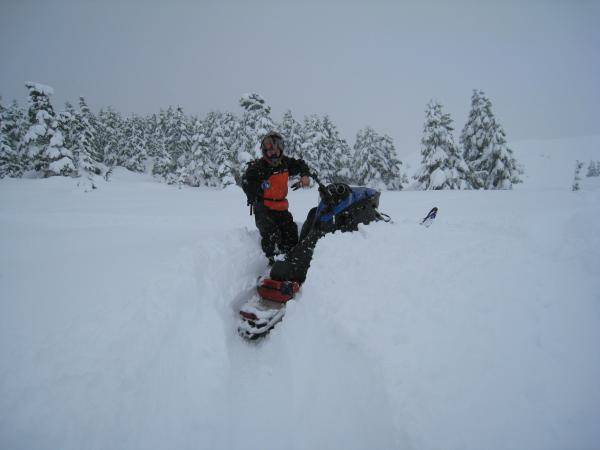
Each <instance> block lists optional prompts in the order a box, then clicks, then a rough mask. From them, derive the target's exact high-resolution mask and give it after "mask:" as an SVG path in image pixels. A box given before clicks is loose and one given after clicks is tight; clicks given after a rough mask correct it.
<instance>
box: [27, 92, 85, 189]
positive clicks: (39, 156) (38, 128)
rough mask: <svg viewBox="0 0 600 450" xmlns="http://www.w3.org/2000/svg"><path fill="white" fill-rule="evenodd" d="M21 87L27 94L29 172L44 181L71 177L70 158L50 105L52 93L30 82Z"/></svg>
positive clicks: (71, 166) (71, 162) (71, 165)
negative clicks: (30, 169) (44, 178)
mask: <svg viewBox="0 0 600 450" xmlns="http://www.w3.org/2000/svg"><path fill="white" fill-rule="evenodd" d="M25 86H26V87H27V89H28V90H29V110H28V117H29V128H28V130H27V133H26V134H25V137H24V143H25V145H26V146H27V151H28V155H29V156H30V157H31V162H32V165H33V169H34V170H36V171H38V172H40V173H41V174H42V175H43V176H44V177H49V176H55V175H72V174H74V173H75V164H74V163H73V155H72V153H71V151H70V150H68V149H66V148H65V147H64V138H63V135H62V133H61V131H60V130H59V129H58V123H57V120H56V116H55V114H54V109H53V107H52V105H51V103H50V96H51V95H53V93H54V91H53V89H52V88H51V87H49V86H45V85H43V84H39V83H31V82H28V83H26V84H25Z"/></svg>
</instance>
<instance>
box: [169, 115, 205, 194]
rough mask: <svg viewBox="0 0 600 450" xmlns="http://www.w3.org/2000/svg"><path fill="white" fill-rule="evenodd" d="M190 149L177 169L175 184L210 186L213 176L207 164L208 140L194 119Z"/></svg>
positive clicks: (202, 127) (201, 125)
mask: <svg viewBox="0 0 600 450" xmlns="http://www.w3.org/2000/svg"><path fill="white" fill-rule="evenodd" d="M190 131H191V148H190V150H189V152H187V153H186V157H185V161H182V162H181V163H180V164H178V165H179V168H178V169H177V182H178V183H179V184H188V185H190V186H201V185H207V186H208V185H210V181H211V179H212V177H213V174H212V173H211V170H210V165H209V164H208V160H207V158H208V139H207V137H206V134H205V132H204V126H203V124H202V122H201V121H200V120H198V119H195V120H194V122H193V123H192V126H191V130H190Z"/></svg>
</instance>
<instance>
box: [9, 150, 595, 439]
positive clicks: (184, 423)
mask: <svg viewBox="0 0 600 450" xmlns="http://www.w3.org/2000/svg"><path fill="white" fill-rule="evenodd" d="M513 148H514V149H515V152H516V156H517V158H518V159H519V160H520V161H521V162H522V163H523V164H524V166H525V170H526V171H527V172H526V174H527V177H526V178H525V183H523V185H519V186H517V187H516V189H515V190H514V191H500V192H499V191H488V192H484V191H478V192H472V191H471V192H467V191H463V192H457V191H444V192H410V191H402V192H384V193H383V194H382V198H381V209H382V211H384V212H386V213H388V214H390V215H391V216H392V217H393V219H394V221H395V223H394V224H384V223H378V224H372V225H369V226H365V227H361V229H360V231H359V232H357V233H351V234H341V233H337V234H334V235H330V236H327V237H325V238H324V239H323V240H322V241H321V242H319V244H318V246H317V249H316V251H315V256H314V261H313V265H312V267H311V269H310V271H309V273H308V279H307V281H306V283H305V285H304V287H303V289H302V292H301V295H300V296H299V297H298V299H297V301H294V302H291V303H289V305H288V310H287V314H286V317H285V318H284V320H283V322H282V323H281V324H279V325H278V326H277V327H276V328H275V329H274V330H273V332H272V333H271V335H270V336H268V337H267V338H266V339H265V340H263V341H261V342H259V343H254V344H249V343H247V342H245V341H243V340H241V339H240V338H239V336H238V335H237V334H236V332H235V325H236V320H237V311H236V308H237V307H238V306H239V304H240V302H241V301H242V300H243V299H244V297H245V295H248V293H249V292H251V290H252V288H253V284H254V280H255V277H256V275H257V273H260V272H261V271H262V270H263V269H264V266H265V260H264V258H263V257H262V255H261V252H260V248H259V244H258V234H257V232H256V230H255V228H254V225H253V222H252V218H251V217H250V216H248V212H247V209H246V208H245V206H244V205H245V199H244V197H243V194H242V193H241V191H240V190H239V189H238V188H230V189H227V190H225V191H215V190H210V189H191V188H184V189H177V188H176V187H172V186H166V185H163V184H159V183H156V182H155V181H153V180H152V179H151V178H149V177H144V176H140V175H133V174H130V173H128V172H126V171H117V172H116V173H115V175H114V178H113V181H112V182H111V183H108V184H102V186H101V188H100V189H98V190H95V191H93V192H87V193H86V192H84V191H83V189H81V188H79V187H77V186H76V181H74V180H70V179H64V178H51V179H46V180H10V179H5V180H0V250H1V253H0V361H1V365H0V448H11V449H20V448H23V449H38V448H39V449H56V448H61V449H82V448H86V449H106V448H126V449H148V448H156V449H164V448H177V449H185V448H190V449H281V448H289V449H311V448H324V449H334V448H335V449H338V448H339V449H389V448H401V449H482V448H485V449H524V448H527V449H567V448H568V449H572V448H573V449H574V448H577V449H588V448H589V449H592V448H598V442H600V431H599V429H598V426H597V423H598V418H599V417H600V392H599V391H598V389H597V386H598V381H597V380H599V379H600V352H598V349H597V346H598V342H600V277H598V264H599V262H600V238H599V237H598V230H599V229H600V208H599V206H600V204H599V203H600V183H599V181H600V179H598V178H596V179H590V178H585V177H582V178H583V180H582V186H583V190H582V191H580V192H571V190H570V187H571V184H572V179H573V171H574V165H575V159H580V160H582V161H584V162H585V164H586V166H585V167H587V163H588V161H589V159H595V160H600V139H599V138H586V139H579V140H562V141H546V142H526V143H516V144H514V145H513ZM583 174H585V171H584V172H583ZM316 197H317V194H316V191H314V190H308V191H302V192H293V193H291V194H290V203H291V206H292V212H293V213H294V216H295V218H296V220H297V221H299V222H301V221H302V220H303V219H304V216H305V215H306V213H307V211H308V209H309V208H310V207H311V206H312V205H313V204H314V203H315V202H316ZM434 205H435V206H438V207H439V209H440V212H439V215H438V218H437V219H436V221H435V222H434V223H433V225H432V226H431V227H430V228H424V227H421V226H419V225H418V221H419V219H420V218H422V217H423V215H424V214H426V213H427V211H428V210H429V208H430V207H431V206H434Z"/></svg>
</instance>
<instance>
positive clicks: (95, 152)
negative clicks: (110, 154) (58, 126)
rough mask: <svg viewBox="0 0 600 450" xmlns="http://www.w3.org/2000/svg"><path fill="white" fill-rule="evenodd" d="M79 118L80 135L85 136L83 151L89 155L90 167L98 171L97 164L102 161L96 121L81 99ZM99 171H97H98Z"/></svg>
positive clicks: (101, 149)
mask: <svg viewBox="0 0 600 450" xmlns="http://www.w3.org/2000/svg"><path fill="white" fill-rule="evenodd" d="M79 111H80V114H79V118H78V120H79V121H80V122H81V129H82V133H84V134H85V141H86V142H85V151H86V153H87V154H88V155H89V157H90V159H91V161H92V165H93V167H94V168H96V169H98V168H99V164H97V163H101V162H103V161H104V154H103V148H102V147H101V145H100V142H99V141H98V134H99V133H98V130H97V120H96V117H95V116H94V114H93V113H92V111H90V108H89V106H88V105H87V103H86V101H85V99H84V98H83V97H79ZM98 170H99V169H98Z"/></svg>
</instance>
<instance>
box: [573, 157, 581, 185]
mask: <svg viewBox="0 0 600 450" xmlns="http://www.w3.org/2000/svg"><path fill="white" fill-rule="evenodd" d="M582 168H583V163H582V162H581V161H579V160H577V161H575V174H574V175H573V185H572V186H571V190H572V191H579V190H580V189H581V185H580V184H579V182H580V181H581V178H580V176H579V173H580V172H581V169H582Z"/></svg>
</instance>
